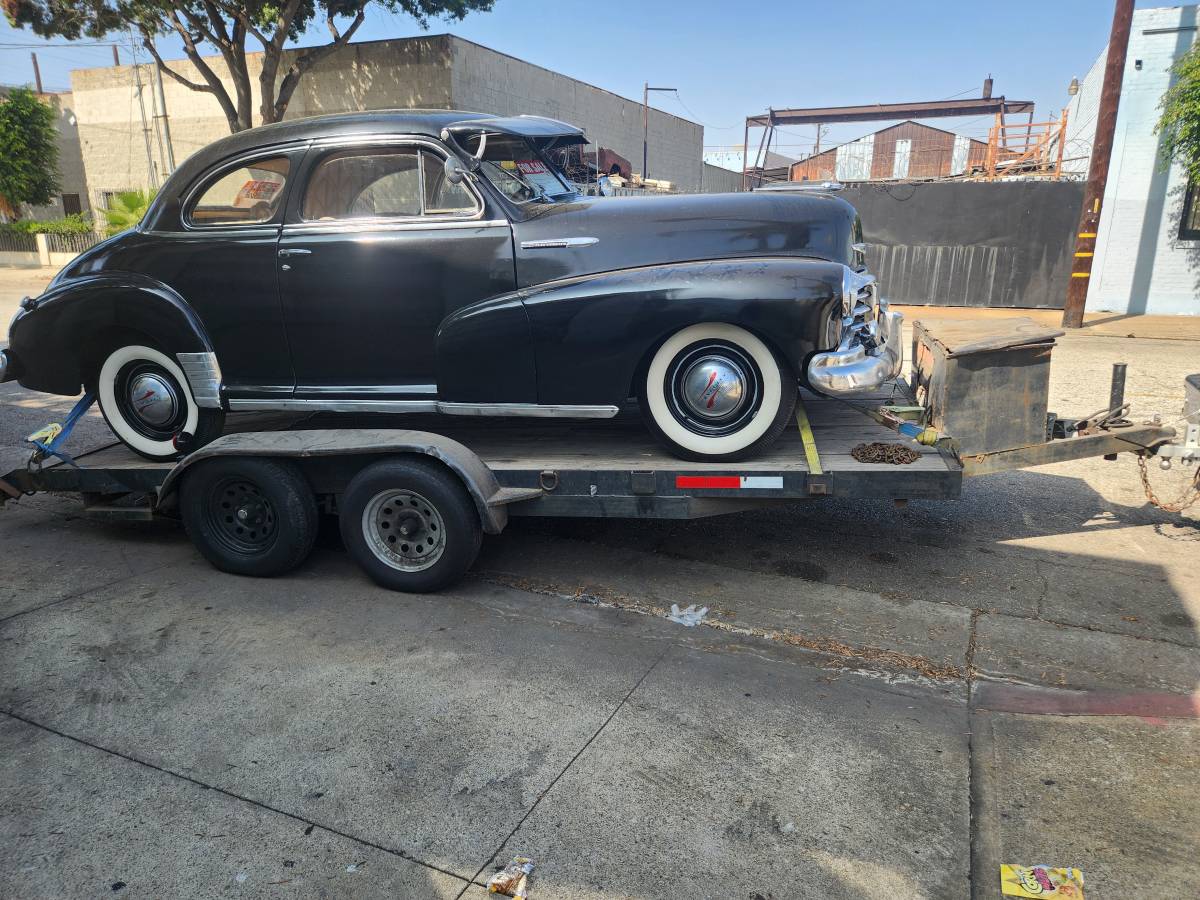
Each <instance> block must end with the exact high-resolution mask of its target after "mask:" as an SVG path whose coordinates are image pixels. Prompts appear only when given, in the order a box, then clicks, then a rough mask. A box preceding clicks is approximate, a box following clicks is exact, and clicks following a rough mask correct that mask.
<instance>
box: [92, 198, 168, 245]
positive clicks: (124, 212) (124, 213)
mask: <svg viewBox="0 0 1200 900" xmlns="http://www.w3.org/2000/svg"><path fill="white" fill-rule="evenodd" d="M154 194H155V191H118V192H117V193H116V194H115V195H114V196H113V197H111V198H110V199H109V201H108V207H107V208H105V209H102V210H100V212H101V214H102V215H103V216H104V223H105V226H106V227H105V229H104V233H105V235H107V236H110V237H111V236H112V235H114V234H117V233H118V232H121V231H127V230H128V229H130V228H132V227H133V226H135V225H136V224H137V223H138V222H140V221H142V219H143V217H145V215H146V210H148V209H149V208H150V203H151V202H152V201H153V200H154Z"/></svg>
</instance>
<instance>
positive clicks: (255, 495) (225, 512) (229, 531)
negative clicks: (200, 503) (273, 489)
mask: <svg viewBox="0 0 1200 900" xmlns="http://www.w3.org/2000/svg"><path fill="white" fill-rule="evenodd" d="M206 500H207V502H206V503H205V508H204V513H205V518H206V520H207V523H208V526H209V532H210V534H211V535H212V537H213V540H214V541H215V542H216V543H218V544H219V545H220V546H221V547H223V548H224V549H225V550H228V551H231V552H233V553H237V554H240V555H243V556H253V555H256V554H260V553H265V552H266V551H267V550H269V549H270V548H271V547H272V545H273V544H274V543H275V537H276V535H277V534H278V531H279V522H278V517H277V515H276V513H275V507H274V506H273V505H272V503H271V501H270V500H269V499H268V498H267V496H266V494H264V493H263V491H262V490H261V489H260V488H259V486H258V485H257V484H255V483H254V482H253V481H250V480H249V479H246V478H241V477H237V476H230V477H226V478H222V479H220V480H218V481H217V482H216V483H214V484H213V486H212V487H211V488H210V489H209V492H208V497H207V498H206Z"/></svg>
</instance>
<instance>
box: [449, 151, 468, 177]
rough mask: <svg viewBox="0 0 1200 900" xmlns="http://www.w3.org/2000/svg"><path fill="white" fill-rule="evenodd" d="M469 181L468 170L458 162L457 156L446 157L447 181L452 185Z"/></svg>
mask: <svg viewBox="0 0 1200 900" xmlns="http://www.w3.org/2000/svg"><path fill="white" fill-rule="evenodd" d="M466 179H467V173H466V170H465V169H463V165H462V163H461V162H459V161H458V157H457V156H448V157H446V181H448V182H449V183H450V184H462V183H463V182H464V181H466Z"/></svg>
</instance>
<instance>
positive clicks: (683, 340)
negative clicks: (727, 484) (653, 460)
mask: <svg viewBox="0 0 1200 900" xmlns="http://www.w3.org/2000/svg"><path fill="white" fill-rule="evenodd" d="M638 388H639V391H638V400H639V402H640V404H641V408H642V414H643V416H644V417H645V419H646V423H647V425H648V426H649V428H650V430H651V431H652V432H653V433H654V434H655V435H656V436H657V437H658V438H659V439H660V440H661V441H662V442H663V443H664V444H666V445H667V447H668V448H669V449H670V450H671V452H672V453H674V454H675V455H676V456H679V457H682V458H683V459H691V460H706V461H712V462H721V461H732V460H738V459H745V458H747V457H749V456H753V455H754V454H756V453H757V452H759V451H760V450H762V449H765V448H766V447H768V446H770V445H771V444H773V443H774V442H775V441H776V440H777V439H778V437H779V435H780V434H781V433H782V432H783V429H784V428H786V427H787V424H788V422H789V421H790V420H791V416H792V412H793V411H794V409H795V406H796V394H797V390H798V385H797V381H796V378H795V376H794V375H793V374H792V372H791V371H790V369H789V368H788V367H787V366H786V365H785V364H784V363H782V362H780V360H779V359H778V358H777V357H776V355H775V353H774V352H772V350H771V348H770V347H768V346H767V345H766V344H765V343H763V341H762V340H760V339H759V338H758V337H756V336H755V335H753V334H751V333H750V332H748V331H746V330H745V329H744V328H738V327H737V326H735V325H729V324H725V323H720V322H714V323H703V324H699V325H691V326H689V327H687V328H684V329H682V330H680V331H677V332H675V334H673V335H671V336H670V337H669V338H667V339H666V341H664V342H663V344H662V346H660V347H659V348H658V350H657V351H656V352H655V354H654V356H653V357H652V358H651V360H650V364H649V365H648V366H647V368H646V373H645V376H644V377H643V378H641V379H639V384H638Z"/></svg>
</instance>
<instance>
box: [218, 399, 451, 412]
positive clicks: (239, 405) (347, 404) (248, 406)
mask: <svg viewBox="0 0 1200 900" xmlns="http://www.w3.org/2000/svg"><path fill="white" fill-rule="evenodd" d="M229 408H230V409H231V410H233V411H235V412H240V411H243V410H290V411H292V412H378V413H429V412H437V401H436V400H332V399H331V400H298V399H295V398H289V399H287V400H270V399H261V400H259V399H243V398H239V399H231V400H230V401H229Z"/></svg>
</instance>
